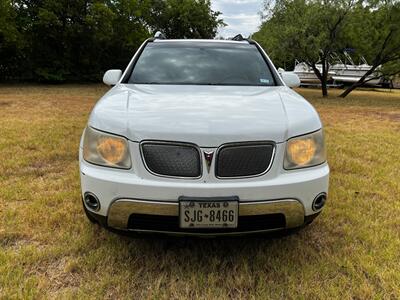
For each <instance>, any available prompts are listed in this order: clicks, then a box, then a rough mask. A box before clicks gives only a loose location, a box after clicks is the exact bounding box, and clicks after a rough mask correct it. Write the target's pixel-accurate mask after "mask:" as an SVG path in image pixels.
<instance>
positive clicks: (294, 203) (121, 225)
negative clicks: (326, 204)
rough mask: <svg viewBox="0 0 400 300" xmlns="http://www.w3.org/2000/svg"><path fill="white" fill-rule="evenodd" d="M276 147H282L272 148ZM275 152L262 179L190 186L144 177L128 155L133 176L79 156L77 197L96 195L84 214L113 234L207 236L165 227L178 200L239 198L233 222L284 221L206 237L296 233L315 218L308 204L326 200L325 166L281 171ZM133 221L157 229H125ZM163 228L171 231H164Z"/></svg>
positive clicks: (204, 181) (202, 181)
mask: <svg viewBox="0 0 400 300" xmlns="http://www.w3.org/2000/svg"><path fill="white" fill-rule="evenodd" d="M134 147H135V145H132V148H134ZM279 147H283V146H280V145H278V148H279ZM136 150H137V149H136ZM278 150H282V151H277V155H276V157H275V163H274V164H273V166H272V168H271V169H270V171H269V172H268V173H266V174H265V175H263V176H260V177H256V178H247V179H232V180H220V179H217V178H213V176H212V175H207V174H205V175H204V176H203V177H202V178H199V179H196V180H179V179H172V178H161V177H158V176H155V175H152V174H150V173H149V172H148V171H147V170H146V169H145V168H144V167H143V165H142V164H141V158H140V156H139V157H135V156H133V155H132V157H133V162H134V165H133V170H134V172H133V171H132V170H118V169H111V168H104V167H99V166H95V165H92V164H89V163H87V162H85V161H84V160H83V159H82V155H80V171H81V172H80V173H81V188H82V196H84V195H85V193H88V192H90V193H93V194H94V195H96V197H97V198H98V199H99V202H100V209H99V210H98V211H90V209H89V208H87V207H86V208H87V210H89V212H90V213H91V214H94V215H96V216H97V217H99V218H101V219H103V220H104V222H103V223H104V225H106V226H107V227H110V228H115V229H122V230H133V231H139V232H147V231H151V232H163V233H166V232H167V233H179V234H196V235H203V234H207V232H188V231H185V232H183V231H182V230H180V228H177V227H176V226H175V227H174V226H172V225H171V224H172V223H174V224H175V223H176V224H179V222H178V221H177V218H178V214H179V213H178V211H179V201H178V199H179V198H180V197H182V196H184V197H194V198H198V197H201V198H210V199H212V198H213V197H232V196H236V197H238V198H239V218H242V219H243V220H245V221H246V222H250V223H252V222H253V219H252V218H253V217H254V222H259V221H260V218H261V217H262V216H273V217H274V218H275V217H277V215H281V216H283V217H284V221H283V223H282V222H277V223H276V224H275V225H276V226H272V225H273V224H272V225H271V226H267V227H266V228H261V229H260V228H256V229H255V228H254V226H248V227H247V228H245V230H244V231H241V230H242V228H241V226H240V223H241V222H240V219H239V224H238V225H239V227H238V228H237V230H235V232H228V231H224V232H215V231H214V232H212V235H218V234H236V233H243V232H249V231H271V230H277V229H287V228H293V227H299V226H301V225H303V224H304V223H305V222H307V220H308V219H310V218H313V217H315V216H316V215H317V214H318V213H319V212H320V211H314V210H313V209H312V203H313V201H314V199H315V198H316V197H317V196H318V195H320V194H321V193H324V194H328V184H329V166H328V164H326V163H325V164H323V165H320V166H316V167H312V168H307V169H301V170H293V171H285V170H283V169H282V167H281V166H282V165H283V155H282V153H284V151H283V149H278ZM134 152H136V153H138V152H137V151H134ZM80 154H81V153H80ZM205 167H206V166H205ZM212 167H213V166H212ZM135 215H136V216H139V217H140V216H151V217H152V218H153V219H148V221H152V220H153V221H154V223H155V224H156V223H157V224H158V225H159V226H158V227H157V226H153V227H151V228H150V229H149V228H148V227H144V229H143V228H140V227H137V226H136V227H135V226H131V225H132V222H133V223H135V222H134V221H135ZM243 222H244V221H243ZM267 222H269V221H268V220H267ZM168 224H169V225H171V226H167V225H168ZM250 225H251V224H250ZM253 229H254V230H253Z"/></svg>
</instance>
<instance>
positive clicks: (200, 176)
mask: <svg viewBox="0 0 400 300" xmlns="http://www.w3.org/2000/svg"><path fill="white" fill-rule="evenodd" d="M145 144H159V145H178V146H186V147H193V148H195V149H196V150H197V151H198V152H199V160H200V175H199V176H197V177H184V176H168V175H163V174H158V173H156V172H153V171H152V170H150V168H149V167H148V166H147V163H146V159H145V158H144V153H143V147H142V146H143V145H145ZM139 149H140V157H141V158H142V162H143V165H144V167H145V168H146V170H147V171H148V172H149V173H150V174H152V175H154V176H158V177H164V178H175V179H192V180H194V179H200V178H202V177H203V159H202V152H201V149H200V147H199V146H197V145H196V144H193V143H184V142H169V141H158V140H145V141H141V142H140V143H139Z"/></svg>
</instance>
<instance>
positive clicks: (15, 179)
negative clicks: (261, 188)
mask: <svg viewBox="0 0 400 300" xmlns="http://www.w3.org/2000/svg"><path fill="white" fill-rule="evenodd" d="M105 91H106V88H105V87H104V86H101V85H86V86H73V85H70V86H20V85H15V86H0V298H5V299H8V298H74V299H75V298H88V297H90V298H124V299H137V298H152V299H153V298H155V299H159V298H202V299H211V298H226V299H227V298H243V299H249V298H262V299H268V298H271V299H299V298H300V299H327V298H340V299H371V298H378V299H398V298H400V201H399V200H400V196H399V195H400V171H399V170H400V159H399V157H400V93H399V91H388V90H387V91H374V90H362V91H355V92H354V93H352V94H351V95H350V96H349V97H348V98H346V99H341V98H337V97H335V96H336V95H337V94H338V93H339V91H338V90H332V91H330V93H331V95H332V96H330V97H329V98H327V99H322V98H321V97H320V91H319V90H313V89H299V90H298V91H299V92H300V93H301V94H302V95H303V96H304V97H305V98H307V99H308V100H310V102H312V103H313V104H314V105H315V107H316V108H317V110H318V111H319V113H320V115H321V118H322V120H323V122H324V124H325V130H326V136H327V144H328V157H329V163H330V166H331V170H332V173H331V182H330V194H329V202H328V204H327V207H326V209H325V210H324V212H323V213H322V215H321V216H320V217H319V218H318V219H317V220H316V221H315V222H314V223H313V224H312V225H310V226H309V227H307V228H305V229H303V230H301V231H299V232H297V233H294V234H291V235H289V236H283V237H279V238H235V239H205V240H203V239H158V238H147V239H132V238H127V237H122V236H118V235H115V234H113V233H110V232H108V231H106V230H104V229H101V228H99V227H98V226H97V225H92V224H90V223H89V222H88V221H87V220H86V218H85V216H84V214H83V212H82V209H81V202H80V201H81V200H80V187H79V173H78V145H79V139H80V135H81V133H82V130H83V128H84V126H85V124H86V122H87V118H88V114H89V112H90V111H91V108H92V107H93V105H94V104H95V102H96V101H97V99H98V98H99V97H100V96H101V95H102V94H103V93H104V92H105Z"/></svg>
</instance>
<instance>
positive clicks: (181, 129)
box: [89, 84, 321, 147]
mask: <svg viewBox="0 0 400 300" xmlns="http://www.w3.org/2000/svg"><path fill="white" fill-rule="evenodd" d="M89 126H92V127H93V128H96V129H99V130H103V131H106V132H110V133H114V134H118V135H122V136H125V137H127V138H128V139H130V140H131V141H135V142H140V141H143V140H164V141H180V142H190V143H195V144H197V145H199V146H201V147H218V146H219V145H221V144H224V143H228V142H243V141H274V142H276V143H279V142H283V141H286V140H287V139H288V138H289V137H291V136H296V135H301V134H304V133H308V132H311V131H315V130H318V129H319V128H321V123H320V120H319V117H318V114H317V113H316V112H315V110H314V108H313V107H312V106H311V105H310V104H309V103H308V102H307V101H305V100H304V99H303V98H302V97H301V96H299V95H298V94H296V93H295V92H294V91H292V90H291V89H289V88H287V87H283V86H280V87H257V86H254V87H249V86H235V87H232V86H193V85H190V86H189V85H131V84H129V85H128V84H127V85H124V84H121V85H118V86H116V87H114V88H113V89H111V90H110V91H109V92H108V93H107V94H106V95H104V97H103V98H102V99H100V101H99V102H98V103H97V104H96V106H95V107H94V109H93V111H92V114H91V116H90V119H89Z"/></svg>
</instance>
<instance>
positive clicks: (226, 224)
mask: <svg viewBox="0 0 400 300" xmlns="http://www.w3.org/2000/svg"><path fill="white" fill-rule="evenodd" d="M199 211H200V212H201V213H199ZM212 211H213V213H212ZM218 212H219V213H218ZM211 214H213V217H212V216H211ZM231 216H233V219H232V218H231ZM188 218H189V220H188ZM211 218H212V220H210V219H211ZM238 219H239V197H236V196H232V197H212V198H196V197H180V198H179V227H180V228H182V229H232V228H237V226H238Z"/></svg>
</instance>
